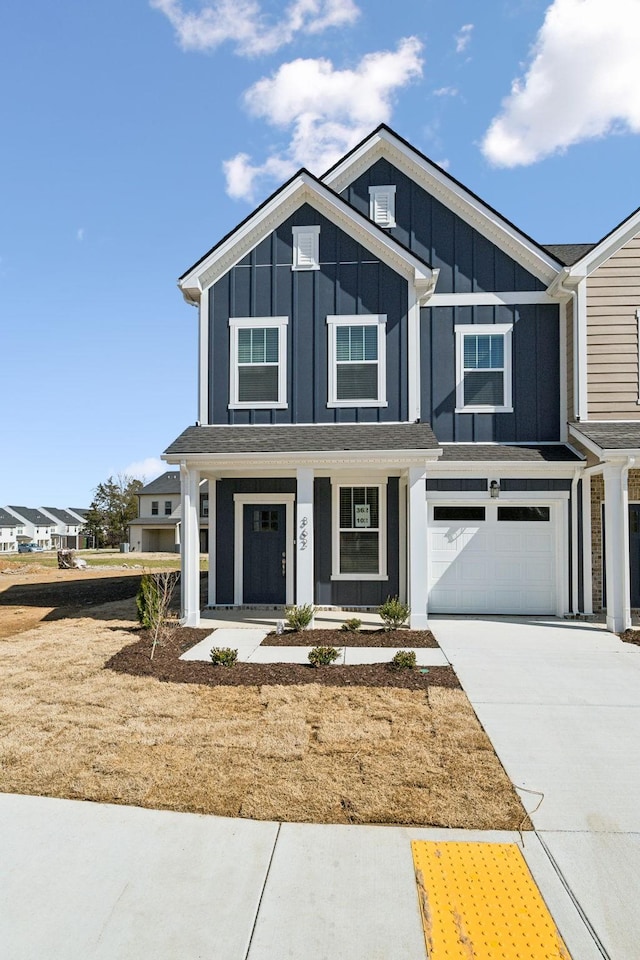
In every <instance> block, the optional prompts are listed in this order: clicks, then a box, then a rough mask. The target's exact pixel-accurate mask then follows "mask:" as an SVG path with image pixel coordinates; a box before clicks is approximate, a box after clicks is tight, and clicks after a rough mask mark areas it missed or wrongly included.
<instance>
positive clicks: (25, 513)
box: [8, 504, 55, 527]
mask: <svg viewBox="0 0 640 960" xmlns="http://www.w3.org/2000/svg"><path fill="white" fill-rule="evenodd" d="M8 509H9V510H11V512H12V513H14V514H17V515H18V516H19V517H24V519H25V520H26V521H27V523H35V525H36V526H37V527H50V526H52V525H54V524H55V520H52V519H51V517H48V516H47V515H46V513H43V512H42V510H39V509H38V508H37V507H14V506H13V504H9V505H8Z"/></svg>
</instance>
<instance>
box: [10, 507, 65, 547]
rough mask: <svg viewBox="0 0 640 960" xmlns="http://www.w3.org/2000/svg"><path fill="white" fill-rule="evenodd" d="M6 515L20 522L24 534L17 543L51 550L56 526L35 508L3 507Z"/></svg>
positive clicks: (55, 536) (55, 535)
mask: <svg viewBox="0 0 640 960" xmlns="http://www.w3.org/2000/svg"><path fill="white" fill-rule="evenodd" d="M5 509H6V510H7V512H8V513H10V514H11V515H12V516H13V517H15V518H16V519H17V520H19V521H20V523H21V524H22V525H23V529H24V533H23V534H21V535H20V536H18V543H37V544H38V546H39V547H42V548H43V549H44V550H51V549H53V547H54V541H55V540H56V538H57V534H56V529H57V524H56V523H55V522H54V521H53V520H52V519H51V517H50V516H48V515H47V514H46V513H44V512H43V511H42V510H39V509H38V508H37V507H16V506H7V507H5Z"/></svg>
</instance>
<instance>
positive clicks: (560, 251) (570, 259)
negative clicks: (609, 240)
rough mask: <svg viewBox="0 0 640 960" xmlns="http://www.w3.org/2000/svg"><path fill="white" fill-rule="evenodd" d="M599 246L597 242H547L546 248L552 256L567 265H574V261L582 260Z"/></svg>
mask: <svg viewBox="0 0 640 960" xmlns="http://www.w3.org/2000/svg"><path fill="white" fill-rule="evenodd" d="M594 247H597V243H545V244H544V249H545V250H547V251H548V252H549V253H550V254H551V256H552V257H555V258H556V260H559V261H560V263H563V264H564V265H565V267H572V266H573V265H574V263H577V262H578V260H581V259H582V257H584V256H585V254H587V253H589V251H590V250H593V248H594Z"/></svg>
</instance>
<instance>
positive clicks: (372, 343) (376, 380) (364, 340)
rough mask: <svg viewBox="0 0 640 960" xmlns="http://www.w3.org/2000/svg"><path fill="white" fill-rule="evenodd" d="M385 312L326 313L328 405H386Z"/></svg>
mask: <svg viewBox="0 0 640 960" xmlns="http://www.w3.org/2000/svg"><path fill="white" fill-rule="evenodd" d="M386 323H387V318H386V315H384V314H383V315H375V314H372V315H367V316H353V317H343V316H338V317H333V316H330V317H327V325H328V328H329V394H328V397H329V400H328V406H329V407H386V405H387V396H386V380H387V378H386V362H385V361H386V354H385V346H386V343H385V331H386Z"/></svg>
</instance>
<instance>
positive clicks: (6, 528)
mask: <svg viewBox="0 0 640 960" xmlns="http://www.w3.org/2000/svg"><path fill="white" fill-rule="evenodd" d="M19 536H20V537H24V526H23V525H22V522H21V521H20V520H18V519H17V518H16V517H14V516H13V514H12V513H9V512H8V511H7V510H3V509H2V507H0V553H15V552H16V550H17V549H18V542H19V541H18V537H19Z"/></svg>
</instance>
